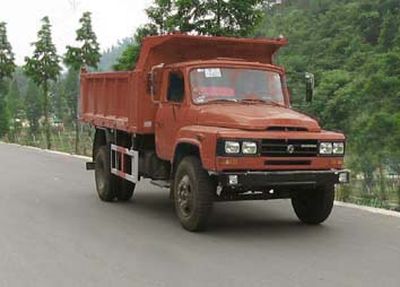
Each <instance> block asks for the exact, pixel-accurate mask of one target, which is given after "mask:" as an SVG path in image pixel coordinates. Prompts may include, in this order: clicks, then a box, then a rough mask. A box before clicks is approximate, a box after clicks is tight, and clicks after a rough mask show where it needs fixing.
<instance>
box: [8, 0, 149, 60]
mask: <svg viewBox="0 0 400 287" xmlns="http://www.w3.org/2000/svg"><path fill="white" fill-rule="evenodd" d="M151 2H152V1H151V0H112V1H104V0H0V22H3V21H4V22H6V23H7V34H8V40H9V42H10V43H11V45H12V48H13V52H14V53H15V56H16V63H17V64H18V65H22V64H23V63H24V58H25V56H30V55H31V54H32V52H33V48H32V46H31V45H30V44H31V43H32V42H35V41H36V39H37V31H38V30H39V29H40V26H41V23H40V19H42V18H43V17H44V16H49V18H50V22H51V24H52V26H53V27H52V36H53V42H54V43H55V45H56V47H57V52H58V54H60V55H62V54H63V53H64V52H65V46H66V45H72V46H73V45H74V43H75V37H76V33H75V31H76V30H77V29H78V28H79V18H80V17H81V16H82V13H83V12H85V11H90V12H92V21H93V29H94V31H95V33H96V35H97V38H98V42H99V43H100V47H101V49H102V50H105V49H107V48H110V47H111V46H112V45H115V44H116V43H117V42H118V40H121V39H123V38H126V37H129V36H132V35H133V33H134V32H135V30H136V28H137V27H138V26H140V25H141V24H144V23H146V21H147V18H146V14H145V12H144V9H145V8H147V7H148V6H149V5H150V3H151Z"/></svg>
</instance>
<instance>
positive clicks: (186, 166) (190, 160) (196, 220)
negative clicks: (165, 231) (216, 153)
mask: <svg viewBox="0 0 400 287" xmlns="http://www.w3.org/2000/svg"><path fill="white" fill-rule="evenodd" d="M214 191H215V184H214V183H213V181H212V179H211V178H210V176H209V175H208V173H207V172H206V171H205V170H204V169H203V167H202V165H201V162H200V160H199V159H198V158H197V157H194V156H189V157H186V158H184V159H183V160H182V161H181V162H180V163H179V165H178V168H177V171H176V174H175V180H174V203H175V211H176V214H177V216H178V218H179V220H180V222H181V224H182V226H183V227H184V228H185V229H187V230H189V231H199V230H202V229H204V228H205V227H206V224H207V221H208V217H209V214H210V212H211V209H212V204H213V192H214Z"/></svg>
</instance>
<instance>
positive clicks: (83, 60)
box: [64, 12, 101, 70]
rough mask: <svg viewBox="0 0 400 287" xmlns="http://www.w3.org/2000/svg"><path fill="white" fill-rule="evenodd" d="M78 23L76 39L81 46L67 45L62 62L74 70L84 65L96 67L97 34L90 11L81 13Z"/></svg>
mask: <svg viewBox="0 0 400 287" xmlns="http://www.w3.org/2000/svg"><path fill="white" fill-rule="evenodd" d="M79 23H81V27H80V28H79V29H78V30H76V41H77V42H78V43H81V46H80V47H72V46H67V53H66V54H65V57H64V63H65V64H66V65H67V66H68V67H70V68H72V69H75V70H79V69H80V68H81V67H84V66H87V67H93V68H97V65H98V64H99V62H100V58H101V54H100V46H99V43H98V42H97V36H96V34H95V33H94V32H93V28H92V19H91V13H90V12H85V13H83V15H82V17H81V19H80V20H79Z"/></svg>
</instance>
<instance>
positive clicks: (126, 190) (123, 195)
mask: <svg viewBox="0 0 400 287" xmlns="http://www.w3.org/2000/svg"><path fill="white" fill-rule="evenodd" d="M118 181H119V182H118V187H117V188H116V190H115V196H116V198H117V200H118V201H122V202H125V201H129V200H130V199H131V198H132V196H133V192H134V190H135V184H134V183H132V182H130V181H127V180H125V179H123V178H118Z"/></svg>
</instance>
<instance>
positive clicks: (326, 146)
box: [319, 142, 332, 154]
mask: <svg viewBox="0 0 400 287" xmlns="http://www.w3.org/2000/svg"><path fill="white" fill-rule="evenodd" d="M319 153H320V154H332V143H330V142H322V143H320V144H319Z"/></svg>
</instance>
